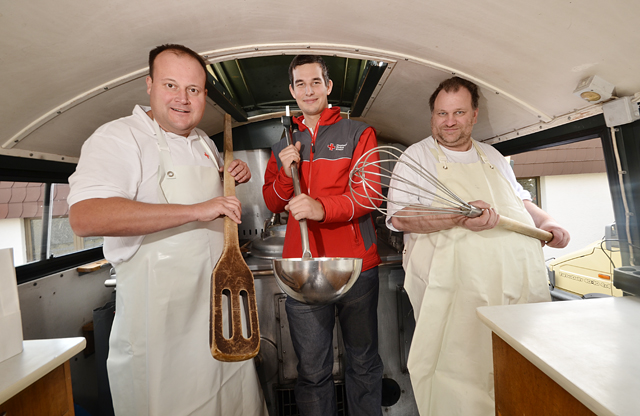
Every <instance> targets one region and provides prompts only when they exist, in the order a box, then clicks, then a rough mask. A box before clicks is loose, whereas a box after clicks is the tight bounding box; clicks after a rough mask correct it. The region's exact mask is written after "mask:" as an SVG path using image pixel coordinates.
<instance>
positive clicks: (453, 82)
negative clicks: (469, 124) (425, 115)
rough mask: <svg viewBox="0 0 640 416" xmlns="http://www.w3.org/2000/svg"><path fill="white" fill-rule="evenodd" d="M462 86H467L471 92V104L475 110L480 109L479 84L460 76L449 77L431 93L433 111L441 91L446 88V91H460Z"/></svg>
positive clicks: (430, 105)
mask: <svg viewBox="0 0 640 416" xmlns="http://www.w3.org/2000/svg"><path fill="white" fill-rule="evenodd" d="M460 87H462V88H466V89H467V91H469V92H470V93H471V106H472V107H473V109H474V110H477V109H478V101H479V99H480V96H479V94H478V86H477V85H476V84H474V83H473V82H471V81H467V80H466V79H462V78H460V77H453V78H449V79H445V80H444V81H442V82H441V83H440V85H438V88H436V90H435V91H434V92H433V94H431V98H429V108H430V109H431V112H432V113H433V106H434V104H435V102H436V97H437V96H438V94H440V91H442V90H444V91H445V92H458V90H459V89H460Z"/></svg>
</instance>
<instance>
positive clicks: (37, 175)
mask: <svg viewBox="0 0 640 416" xmlns="http://www.w3.org/2000/svg"><path fill="white" fill-rule="evenodd" d="M62 159H64V158H62ZM75 169H76V164H75V163H68V162H63V161H61V162H56V161H51V160H42V159H31V158H24V157H15V156H6V155H0V181H10V182H40V183H44V184H46V185H47V186H48V187H51V185H52V184H55V183H66V184H68V183H69V176H71V174H72V173H73V172H74V171H75ZM45 204H47V205H49V204H50V201H47V200H45ZM43 228H44V227H43ZM44 237H47V236H44ZM103 258H104V254H103V252H102V247H93V248H90V249H85V250H80V251H76V252H74V253H69V254H64V255H61V256H59V257H53V258H48V259H43V260H36V261H34V262H31V263H27V264H23V265H20V266H16V279H17V281H18V284H22V283H27V282H30V281H33V280H36V279H40V278H42V277H45V276H48V275H51V274H54V273H58V272H61V271H65V270H69V269H73V268H75V267H78V266H82V265H83V264H87V263H92V262H94V261H97V260H101V259H103Z"/></svg>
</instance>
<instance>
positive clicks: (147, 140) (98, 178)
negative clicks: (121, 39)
mask: <svg viewBox="0 0 640 416" xmlns="http://www.w3.org/2000/svg"><path fill="white" fill-rule="evenodd" d="M149 110H150V107H143V106H138V105H137V106H135V108H134V109H133V114H132V115H131V116H128V117H123V118H120V119H118V120H114V121H111V122H109V123H107V124H104V125H103V126H101V127H100V128H98V129H97V130H96V131H95V133H93V134H92V135H91V137H89V139H87V141H86V142H85V143H84V144H83V146H82V151H81V155H80V160H79V162H78V166H77V168H76V171H75V173H74V174H73V175H71V176H70V177H69V185H70V187H71V190H70V192H69V196H68V198H67V201H68V203H69V206H71V205H73V204H75V203H77V202H80V201H83V200H86V199H92V198H111V197H121V198H126V199H130V200H133V201H139V202H145V203H150V204H158V203H160V198H159V195H158V165H159V162H160V156H159V150H158V142H157V140H156V137H155V136H156V135H155V129H154V125H153V123H154V121H153V120H151V118H150V117H149V116H148V115H147V114H146V112H147V111H149ZM164 134H165V137H166V138H167V144H168V146H169V150H170V152H171V160H172V161H173V163H174V165H191V166H214V167H216V168H217V163H216V161H211V160H210V158H209V156H207V155H206V154H205V150H204V148H203V146H202V144H201V143H200V140H199V136H198V134H200V135H201V136H202V137H204V138H205V140H207V141H208V144H209V147H210V148H211V150H212V151H213V153H214V157H215V158H219V153H218V150H217V149H216V146H215V145H214V144H213V142H212V141H211V140H210V139H209V138H208V136H207V135H206V134H205V133H204V132H203V131H202V130H198V129H193V131H191V133H190V134H189V137H184V136H180V135H177V134H174V133H170V132H164ZM143 238H144V236H131V237H105V239H104V246H103V251H104V255H105V258H106V259H107V260H108V261H109V262H111V263H112V264H113V263H116V264H117V263H120V262H122V261H126V260H128V259H130V258H131V257H132V256H133V255H134V254H135V252H136V251H137V250H138V248H139V247H140V244H141V243H142V239H143Z"/></svg>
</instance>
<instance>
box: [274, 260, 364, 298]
mask: <svg viewBox="0 0 640 416" xmlns="http://www.w3.org/2000/svg"><path fill="white" fill-rule="evenodd" d="M361 270H362V259H356V258H331V257H316V258H311V259H306V258H302V259H296V258H294V259H277V260H273V273H274V274H275V276H276V283H278V286H280V289H282V291H283V292H284V293H286V294H287V295H288V296H291V297H292V298H293V299H295V300H297V301H298V302H303V303H307V304H312V305H313V304H316V305H317V304H326V303H331V302H335V301H336V300H338V299H340V298H341V297H343V296H344V295H345V294H346V293H347V291H348V290H349V289H351V286H353V284H354V283H355V282H356V280H358V276H360V271H361Z"/></svg>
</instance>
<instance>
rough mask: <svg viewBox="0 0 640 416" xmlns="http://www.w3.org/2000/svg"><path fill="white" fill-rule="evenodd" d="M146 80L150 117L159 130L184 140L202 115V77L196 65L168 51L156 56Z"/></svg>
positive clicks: (184, 57)
mask: <svg viewBox="0 0 640 416" xmlns="http://www.w3.org/2000/svg"><path fill="white" fill-rule="evenodd" d="M153 72H154V73H153V74H152V75H153V78H151V77H150V76H148V77H147V94H149V96H150V102H151V113H152V114H151V115H152V117H153V118H154V119H155V120H156V121H157V122H158V124H159V125H160V127H162V129H163V130H165V131H169V132H172V133H175V134H179V135H181V136H185V137H187V136H188V135H189V133H191V130H193V128H194V127H196V126H197V125H198V123H200V120H202V116H203V114H204V108H205V98H206V96H207V90H206V88H205V81H206V74H205V72H204V69H203V68H202V66H201V65H200V63H199V62H198V61H197V60H195V59H194V58H192V57H190V56H188V55H184V54H182V55H177V54H176V53H175V52H174V51H172V50H166V51H164V52H162V53H160V54H159V55H158V56H157V57H156V59H155V61H154V68H153Z"/></svg>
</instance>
